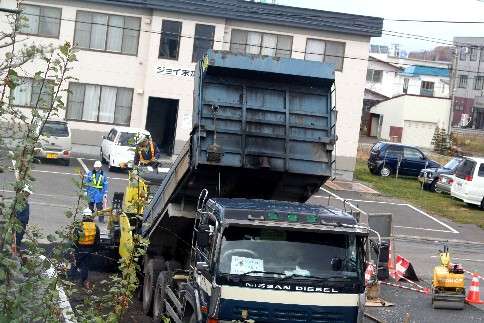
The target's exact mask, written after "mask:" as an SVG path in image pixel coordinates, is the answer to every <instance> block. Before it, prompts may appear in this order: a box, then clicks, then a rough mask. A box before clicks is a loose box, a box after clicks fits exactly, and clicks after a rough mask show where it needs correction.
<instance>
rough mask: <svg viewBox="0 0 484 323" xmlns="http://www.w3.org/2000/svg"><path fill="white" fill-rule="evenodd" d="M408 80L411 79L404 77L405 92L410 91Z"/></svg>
mask: <svg viewBox="0 0 484 323" xmlns="http://www.w3.org/2000/svg"><path fill="white" fill-rule="evenodd" d="M408 82H409V79H408V78H407V77H406V78H404V79H403V93H405V94H407V93H408Z"/></svg>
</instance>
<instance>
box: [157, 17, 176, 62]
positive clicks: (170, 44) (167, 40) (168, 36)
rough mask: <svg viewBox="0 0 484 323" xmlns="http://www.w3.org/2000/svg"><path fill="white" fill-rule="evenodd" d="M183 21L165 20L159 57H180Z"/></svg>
mask: <svg viewBox="0 0 484 323" xmlns="http://www.w3.org/2000/svg"><path fill="white" fill-rule="evenodd" d="M181 27H182V23H181V22H179V21H169V20H163V25H162V27H161V41H160V54H159V56H158V57H159V58H169V59H178V52H179V49H180V37H181Z"/></svg>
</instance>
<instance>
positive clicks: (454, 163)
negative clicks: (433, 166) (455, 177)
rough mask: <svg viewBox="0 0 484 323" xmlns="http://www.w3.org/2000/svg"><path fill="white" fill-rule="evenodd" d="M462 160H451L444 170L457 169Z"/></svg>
mask: <svg viewBox="0 0 484 323" xmlns="http://www.w3.org/2000/svg"><path fill="white" fill-rule="evenodd" d="M460 161H461V159H458V158H454V159H452V160H450V161H449V162H448V163H447V164H445V166H444V168H445V169H455V168H456V167H457V165H459V163H460Z"/></svg>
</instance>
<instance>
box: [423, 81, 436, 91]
mask: <svg viewBox="0 0 484 323" xmlns="http://www.w3.org/2000/svg"><path fill="white" fill-rule="evenodd" d="M422 89H425V90H433V89H434V82H428V81H422Z"/></svg>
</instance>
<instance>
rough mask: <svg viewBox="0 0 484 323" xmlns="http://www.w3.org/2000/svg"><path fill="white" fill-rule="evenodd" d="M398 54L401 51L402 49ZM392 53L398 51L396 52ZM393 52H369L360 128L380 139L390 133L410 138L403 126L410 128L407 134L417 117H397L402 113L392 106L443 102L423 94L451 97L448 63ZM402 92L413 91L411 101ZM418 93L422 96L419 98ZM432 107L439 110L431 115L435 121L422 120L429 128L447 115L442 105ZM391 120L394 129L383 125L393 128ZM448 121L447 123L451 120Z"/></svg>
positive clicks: (409, 93)
mask: <svg viewBox="0 0 484 323" xmlns="http://www.w3.org/2000/svg"><path fill="white" fill-rule="evenodd" d="M373 46H375V45H372V47H373ZM376 49H377V48H376V47H373V49H370V51H372V52H374V51H377V50H376ZM392 50H393V48H392V49H390V52H392ZM399 54H401V52H400V53H399ZM392 55H395V53H393V54H392ZM392 55H390V54H382V53H370V58H369V62H368V69H367V78H366V86H365V98H364V102H363V111H362V118H361V129H362V130H363V131H364V132H365V133H366V135H368V136H372V137H378V138H380V139H388V138H390V133H391V137H394V138H393V139H395V138H396V139H397V140H409V138H410V137H409V136H404V135H403V134H404V130H405V129H407V134H408V129H410V127H411V125H412V124H413V123H412V122H413V121H415V120H410V119H408V120H406V121H407V123H406V124H405V120H403V119H402V120H397V118H398V117H403V114H399V113H394V111H391V109H392V108H395V107H396V106H397V105H398V104H401V105H402V106H401V107H400V108H396V109H397V110H398V109H401V110H407V111H410V110H409V107H408V106H407V105H408V102H413V103H414V104H416V105H417V106H420V107H422V108H425V109H427V108H428V107H430V104H429V102H436V105H438V106H440V105H441V104H442V102H441V101H432V100H430V101H429V100H424V99H423V97H432V98H449V88H450V87H449V83H450V78H449V68H448V63H447V62H435V61H423V60H417V59H409V58H404V57H398V56H392ZM402 55H403V54H402ZM402 95H403V96H404V95H411V96H412V99H411V101H409V100H404V99H401V97H402ZM397 97H398V98H399V99H398V100H392V98H397ZM419 97H421V98H422V99H419ZM420 101H422V102H420ZM381 102H384V106H385V108H381V107H380V105H381V104H382V103H381ZM373 107H375V108H373ZM376 107H379V108H376ZM449 109H450V108H449ZM430 111H432V112H431V113H434V114H435V113H437V115H434V116H433V117H435V120H434V119H431V120H432V122H430V121H429V122H427V123H426V124H425V125H424V124H420V125H421V126H422V127H424V128H425V129H427V130H428V131H430V128H432V127H433V129H435V127H436V126H439V127H441V126H442V124H443V119H444V118H445V116H443V115H441V113H442V109H437V110H435V111H433V110H430ZM429 113H430V112H429ZM389 114H391V118H390V119H391V122H390V123H389V121H390V119H389V117H388V115H389ZM447 118H448V116H447ZM429 120H430V119H429ZM410 121H412V122H410ZM437 121H438V122H437ZM409 122H410V123H409ZM389 124H391V126H392V127H393V128H392V129H393V130H392V132H389V130H388V131H386V130H384V129H382V127H383V126H384V125H386V126H387V127H388V129H390V128H389V127H390V126H389ZM445 124H448V122H446V123H445ZM409 125H410V126H409ZM382 130H383V133H382ZM432 131H433V130H432ZM395 133H399V135H396V134H395ZM432 133H433V132H432ZM425 144H426V142H425Z"/></svg>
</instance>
